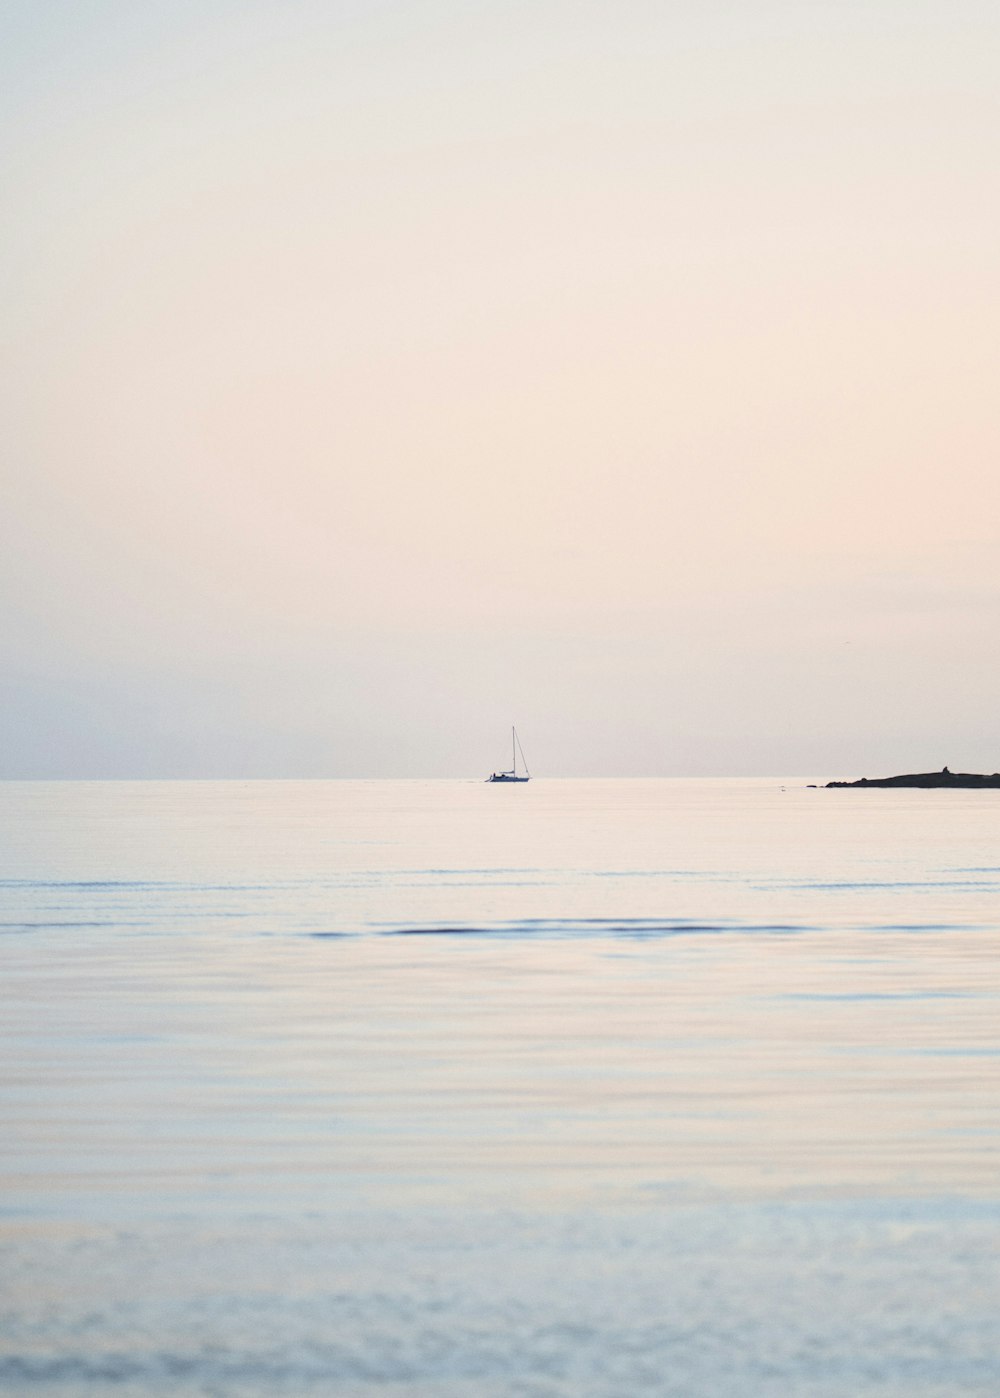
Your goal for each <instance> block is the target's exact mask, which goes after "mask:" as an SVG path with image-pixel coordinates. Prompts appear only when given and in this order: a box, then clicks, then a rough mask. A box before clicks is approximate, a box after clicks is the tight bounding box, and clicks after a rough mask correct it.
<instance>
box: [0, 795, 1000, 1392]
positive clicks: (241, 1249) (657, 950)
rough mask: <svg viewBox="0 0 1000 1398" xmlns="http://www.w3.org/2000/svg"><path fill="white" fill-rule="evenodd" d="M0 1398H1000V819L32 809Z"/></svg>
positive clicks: (242, 806) (791, 800)
mask: <svg viewBox="0 0 1000 1398" xmlns="http://www.w3.org/2000/svg"><path fill="white" fill-rule="evenodd" d="M0 900H2V909H0V924H2V925H0V976H2V980H0V1012H2V1019H0V1073H2V1081H0V1114H2V1132H0V1182H2V1211H0V1389H3V1391H5V1392H9V1393H14V1394H32V1395H38V1396H39V1398H42V1395H59V1396H60V1398H68V1396H69V1395H104V1394H108V1395H112V1394H113V1395H119V1396H120V1398H132V1396H133V1395H135V1398H139V1395H142V1398H160V1395H167V1394H169V1395H181V1398H188V1395H196V1394H197V1395H216V1398H230V1396H232V1398H253V1396H254V1395H264V1394H268V1395H271V1394H283V1395H284V1394H287V1395H309V1394H316V1395H319V1394H333V1395H338V1398H340V1395H350V1398H374V1396H375V1395H380V1396H381V1395H393V1394H395V1395H406V1398H458V1396H459V1395H461V1396H462V1398H465V1396H466V1395H474V1398H501V1395H502V1398H512V1396H513V1395H521V1396H523V1398H631V1395H664V1396H665V1398H666V1395H670V1396H671V1398H672V1396H673V1395H676V1396H677V1398H702V1395H704V1396H705V1398H709V1395H710V1396H711V1398H719V1395H775V1398H778V1395H781V1398H787V1395H802V1396H803V1398H805V1395H808V1396H809V1398H860V1396H861V1395H879V1398H887V1396H888V1395H893V1396H894V1398H895V1396H896V1395H898V1398H903V1395H906V1398H914V1396H916V1398H930V1395H934V1396H935V1398H938V1396H939V1395H940V1396H941V1398H943V1396H944V1395H949V1398H950V1395H956V1394H963V1395H965V1394H976V1395H990V1398H994V1395H996V1394H997V1393H998V1392H1000V1327H998V1326H997V1320H996V1318H997V1315H998V1314H1000V793H997V792H968V793H962V792H901V791H836V792H828V791H822V790H819V791H812V790H807V789H806V788H805V787H804V786H803V784H802V783H801V782H786V783H784V784H781V783H779V782H681V781H676V782H669V781H647V782H613V781H600V782H598V781H594V782H589V781H575V782H558V781H544V780H536V781H533V782H532V783H530V784H529V785H527V786H518V787H490V786H488V785H486V784H483V783H480V782H469V783H463V782H302V783H298V782H290V783H281V782H260V783H257V782H247V783H225V782H205V783H180V782H177V783H106V784H104V783H94V784H90V783H65V784H64V783H51V784H50V783H24V784H19V783H7V784H4V785H0Z"/></svg>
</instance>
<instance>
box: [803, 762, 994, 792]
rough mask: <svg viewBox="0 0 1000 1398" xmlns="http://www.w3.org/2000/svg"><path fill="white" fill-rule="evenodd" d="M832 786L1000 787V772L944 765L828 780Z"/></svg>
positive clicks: (828, 784)
mask: <svg viewBox="0 0 1000 1398" xmlns="http://www.w3.org/2000/svg"><path fill="white" fill-rule="evenodd" d="M831 786H918V787H997V788H998V789H1000V772H994V773H993V774H992V776H985V775H983V774H982V773H980V772H949V771H948V768H947V767H942V768H941V770H940V772H909V773H907V774H906V775H905V776H901V777H862V778H861V780H860V781H856V782H827V787H831Z"/></svg>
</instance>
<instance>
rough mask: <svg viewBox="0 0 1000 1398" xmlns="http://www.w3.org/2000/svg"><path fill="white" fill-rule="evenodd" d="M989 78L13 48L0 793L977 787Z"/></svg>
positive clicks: (990, 310) (920, 27)
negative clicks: (259, 781) (148, 785)
mask: <svg viewBox="0 0 1000 1398" xmlns="http://www.w3.org/2000/svg"><path fill="white" fill-rule="evenodd" d="M998 45H1000V9H998V8H997V6H996V5H995V3H992V0H991V3H986V2H985V0H947V3H945V2H944V0H905V3H904V0H814V2H811V3H803V0H740V3H736V2H735V0H697V3H695V0H659V2H658V3H652V2H651V0H616V3H613V4H612V3H604V0H576V3H572V4H570V3H568V0H533V3H531V4H526V3H514V0H462V2H461V3H459V2H458V0H405V3H396V2H395V0H363V2H362V0H343V3H341V2H340V0H324V2H323V3H318V0H317V2H315V3H314V2H313V0H280V3H279V0H240V3H226V2H225V0H197V3H193V0H170V3H163V2H162V0H145V3H143V4H142V5H140V6H137V5H134V4H132V3H126V0H72V2H70V0H32V3H20V2H19V0H7V3H6V4H5V5H4V6H3V9H2V12H0V136H2V140H0V217H2V221H3V224H2V226H3V236H2V238H0V298H2V301H0V305H2V308H3V313H2V316H0V374H2V385H3V393H2V404H0V421H2V430H0V446H2V463H0V471H2V502H3V508H2V511H0V647H2V656H3V663H2V667H0V706H2V725H0V726H2V732H3V742H2V743H0V776H2V777H7V778H35V777H38V778H62V777H66V778H74V777H81V778H101V777H109V778H112V777H113V778H119V777H123V778H131V777H136V778H154V777H247V778H250V777H380V776H384V777H433V776H442V777H461V776H480V775H483V776H484V775H486V773H487V772H488V771H489V770H491V769H492V768H493V767H494V766H496V765H497V764H498V763H499V762H500V761H502V760H503V757H504V753H505V746H504V744H505V742H506V735H507V734H508V733H509V726H510V724H511V723H516V724H517V725H518V731H519V733H520V735H521V738H522V741H523V744H524V747H525V751H526V753H527V756H528V760H529V763H530V764H531V767H532V771H533V773H534V774H535V775H541V776H545V775H548V776H727V775H734V776H767V775H798V774H801V775H806V776H809V777H810V778H812V777H821V778H823V779H826V778H827V777H853V776H860V775H869V776H875V775H879V774H885V773H887V772H891V771H900V770H924V769H927V768H932V767H940V766H942V765H944V764H945V763H947V764H948V765H949V766H951V767H952V769H953V770H957V769H966V770H968V769H971V770H985V771H994V770H997V769H1000V721H998V720H1000V713H998V703H997V700H998V697H1000V659H998V656H1000V647H998V645H997V642H998V638H1000V570H998V562H1000V484H998V453H997V445H998V425H1000V424H998V412H997V403H998V397H997V391H996V385H997V382H998V370H1000V363H998V359H1000V353H998V349H1000V336H998V333H997V325H998V323H1000V315H998V312H1000V304H998V302H1000V280H998V274H997V265H998V264H997V248H998V246H1000V181H998V146H997V139H996V133H997V130H998V129H1000V86H998V84H997V80H996V55H997V53H998V51H1000V47H998Z"/></svg>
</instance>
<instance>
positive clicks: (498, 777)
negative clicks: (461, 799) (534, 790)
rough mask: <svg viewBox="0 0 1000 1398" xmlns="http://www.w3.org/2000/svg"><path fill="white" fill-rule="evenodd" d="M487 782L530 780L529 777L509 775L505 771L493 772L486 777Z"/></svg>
mask: <svg viewBox="0 0 1000 1398" xmlns="http://www.w3.org/2000/svg"><path fill="white" fill-rule="evenodd" d="M486 780H487V781H489V782H530V781H531V778H530V777H509V776H507V774H506V773H505V772H494V773H493V775H492V777H487V778H486Z"/></svg>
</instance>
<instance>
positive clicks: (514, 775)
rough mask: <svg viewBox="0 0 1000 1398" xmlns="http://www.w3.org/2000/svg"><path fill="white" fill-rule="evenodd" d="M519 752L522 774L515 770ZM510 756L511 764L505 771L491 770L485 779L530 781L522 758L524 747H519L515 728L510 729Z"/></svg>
mask: <svg viewBox="0 0 1000 1398" xmlns="http://www.w3.org/2000/svg"><path fill="white" fill-rule="evenodd" d="M518 753H520V754H521V766H522V767H523V768H524V773H523V775H520V774H519V773H518V770H517V754H518ZM510 756H511V766H510V769H509V771H506V772H492V773H491V774H490V776H489V777H487V781H491V782H528V781H531V773H530V772H529V771H528V764H527V762H525V760H524V749H523V748H522V747H521V740H520V738H519V737H518V736H517V729H516V728H512V729H511V730H510Z"/></svg>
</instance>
